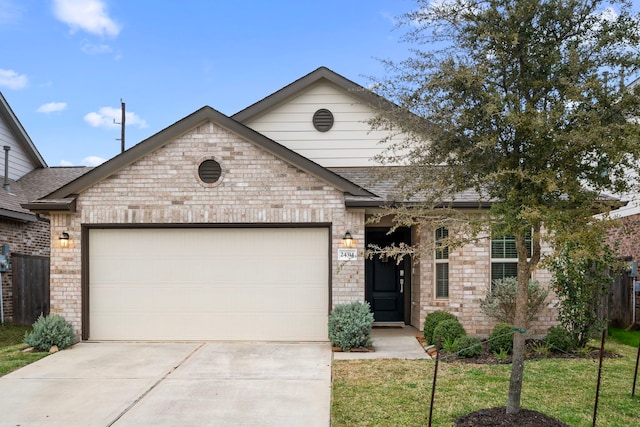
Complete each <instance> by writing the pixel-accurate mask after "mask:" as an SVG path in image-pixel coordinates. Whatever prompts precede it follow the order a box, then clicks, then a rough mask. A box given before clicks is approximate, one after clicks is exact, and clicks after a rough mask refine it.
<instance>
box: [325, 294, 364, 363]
mask: <svg viewBox="0 0 640 427" xmlns="http://www.w3.org/2000/svg"><path fill="white" fill-rule="evenodd" d="M372 327H373V313H371V309H370V306H369V303H362V302H358V301H356V302H352V303H350V304H339V305H336V306H335V307H334V309H333V310H332V311H331V314H330V315H329V339H330V340H331V343H332V344H333V345H335V346H338V347H340V348H341V349H342V350H343V351H349V350H351V349H352V348H358V347H369V346H370V345H371V328H372Z"/></svg>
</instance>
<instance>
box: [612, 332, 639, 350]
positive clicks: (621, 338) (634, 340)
mask: <svg viewBox="0 0 640 427" xmlns="http://www.w3.org/2000/svg"><path fill="white" fill-rule="evenodd" d="M608 335H609V338H611V339H613V340H615V341H617V342H619V343H620V344H626V345H630V346H631V347H635V348H638V343H640V331H626V330H624V329H620V328H609V331H608Z"/></svg>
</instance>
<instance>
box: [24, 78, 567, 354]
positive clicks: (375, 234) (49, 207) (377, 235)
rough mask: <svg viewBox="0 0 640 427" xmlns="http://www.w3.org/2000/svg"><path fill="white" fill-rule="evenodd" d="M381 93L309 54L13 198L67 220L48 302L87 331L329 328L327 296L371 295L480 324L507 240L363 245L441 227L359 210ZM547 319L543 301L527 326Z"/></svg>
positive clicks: (374, 203)
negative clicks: (405, 252)
mask: <svg viewBox="0 0 640 427" xmlns="http://www.w3.org/2000/svg"><path fill="white" fill-rule="evenodd" d="M379 101H380V99H379V98H377V97H376V96H375V95H373V94H371V93H370V92H368V91H366V90H365V89H363V88H362V87H361V86H359V85H357V84H355V83H353V82H351V81H349V80H347V79H345V78H343V77H341V76H340V75H338V74H336V73H334V72H332V71H330V70H328V69H326V68H319V69H317V70H315V71H314V72H312V73H310V74H308V75H306V76H304V77H303V78H301V79H299V80H297V81H295V82H294V83H292V84H290V85H288V86H286V87H285V88H283V89H281V90H279V91H278V92H276V93H274V94H273V95H271V96H269V97H267V98H265V99H263V100H261V101H259V102H257V103H256V104H254V105H252V106H250V107H248V108H247V109H245V110H243V111H241V112H239V113H237V114H235V115H234V116H233V117H228V116H226V115H224V114H221V113H220V112H218V111H216V110H214V109H212V108H210V107H204V108H202V109H200V110H198V111H196V112H194V113H193V114H191V115H189V116H187V117H185V118H183V119H181V120H179V121H177V122H176V123H175V124H173V125H171V126H169V127H167V128H166V129H164V130H162V131H160V132H158V133H157V134H155V135H153V136H151V137H150V138H148V139H146V140H144V141H142V142H140V143H139V144H137V145H135V146H134V147H132V148H130V149H129V150H127V151H125V152H124V153H122V154H120V155H118V156H116V157H114V158H113V159H111V160H109V161H107V162H105V163H104V164H102V165H100V166H98V167H96V168H94V169H93V170H91V171H90V172H88V173H86V174H84V175H83V176H81V177H80V178H78V179H76V180H74V181H72V182H70V183H69V184H67V185H65V186H62V187H61V188H59V189H58V190H56V191H54V192H52V193H51V194H49V195H48V196H47V197H46V198H41V199H38V200H34V201H32V202H30V203H27V204H25V205H23V206H24V207H25V208H28V209H30V210H31V211H33V212H40V213H45V214H47V215H50V217H51V226H52V235H53V236H62V235H63V233H66V234H67V235H68V236H69V240H68V245H67V246H66V247H62V246H61V245H58V244H57V242H55V241H53V240H52V245H51V309H52V312H55V313H59V314H61V315H63V316H64V317H65V318H66V319H67V320H68V321H70V322H71V323H72V324H73V325H74V327H75V328H76V329H77V330H78V331H79V332H81V333H82V338H83V339H100V340H118V339H135V340H165V339H172V340H183V339H184V340H200V339H226V340H234V339H243V340H247V339H251V340H310V341H325V340H327V318H328V313H329V312H330V310H331V308H332V307H334V306H335V305H336V304H340V303H347V302H351V301H354V300H360V301H362V300H366V301H369V302H370V303H371V305H372V308H373V311H374V315H375V318H376V321H377V322H401V323H404V324H411V325H414V326H416V327H417V328H419V329H421V327H422V322H423V320H424V318H425V316H426V315H427V314H428V313H430V312H432V311H434V310H448V311H451V312H453V313H454V314H456V316H458V318H459V319H460V321H461V322H462V324H463V325H464V327H465V328H466V330H467V332H468V333H470V334H481V335H482V334H484V335H486V334H488V333H489V332H490V330H491V327H492V326H493V324H494V323H495V322H494V321H492V320H491V319H488V318H487V317H485V316H484V315H483V314H482V313H481V312H480V309H479V301H478V300H479V299H480V298H482V297H484V296H485V295H486V293H487V291H488V289H489V286H490V282H491V278H492V277H494V278H495V277H500V276H504V275H509V274H511V272H512V271H514V270H513V268H514V266H515V262H516V260H515V259H514V258H513V257H514V252H513V246H514V243H513V241H510V240H509V239H498V240H495V241H493V242H491V241H490V240H489V239H487V240H486V241H484V242H481V243H478V244H477V245H468V246H464V247H462V248H458V249H452V250H450V251H438V252H437V253H436V252H435V251H434V254H433V257H424V258H422V259H421V260H420V261H419V263H417V264H415V265H412V263H411V260H409V259H406V260H404V261H403V262H401V263H400V264H397V263H396V262H395V261H393V260H390V259H387V258H384V257H375V258H374V259H365V257H364V256H363V255H364V251H365V247H366V245H368V244H370V243H377V244H387V243H390V242H402V241H404V242H411V243H421V244H430V243H431V242H433V240H434V239H438V238H442V237H445V235H446V233H448V230H445V229H438V230H429V229H426V228H424V229H422V230H421V231H420V232H418V231H417V230H415V229H412V230H409V229H406V230H405V229H400V230H398V231H397V232H396V233H393V234H391V235H389V234H388V231H389V227H390V225H391V224H390V222H386V223H381V224H376V225H369V224H367V221H366V220H367V217H368V215H369V214H371V213H373V212H376V211H378V210H379V208H380V206H381V205H383V204H384V203H385V201H386V200H387V197H389V194H390V193H389V185H388V183H380V182H376V181H375V180H374V179H372V177H373V176H375V174H374V172H373V171H374V168H375V167H376V166H375V163H373V162H372V160H371V158H372V157H373V156H374V155H375V154H377V153H379V152H380V151H381V150H382V147H381V146H380V145H379V141H380V139H381V137H382V136H383V134H382V133H380V132H372V131H371V130H370V127H369V125H368V124H367V119H368V118H370V117H372V115H373V114H374V112H373V110H372V108H371V107H370V104H371V103H372V102H379ZM456 203H458V205H457V206H459V207H460V208H471V207H474V206H475V207H476V208H477V207H478V206H479V202H478V201H477V200H474V199H473V198H472V197H470V198H468V199H464V200H458V201H457V202H456ZM347 233H348V234H347ZM349 236H351V237H352V238H353V240H349V239H345V237H349ZM65 237H66V236H65ZM65 242H66V240H65ZM350 249H356V251H355V254H354V253H353V252H351V251H350ZM534 277H535V278H537V279H539V280H541V281H542V282H547V281H548V274H547V273H546V272H541V271H537V272H535V273H534ZM555 320H556V312H555V310H553V309H552V308H550V307H547V308H545V310H544V311H543V313H541V314H540V316H539V318H538V321H537V322H536V324H535V325H534V329H535V330H537V331H539V332H542V331H543V330H544V329H545V328H546V327H547V326H549V325H550V324H552V323H553V322H554V321H555Z"/></svg>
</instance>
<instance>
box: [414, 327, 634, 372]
mask: <svg viewBox="0 0 640 427" xmlns="http://www.w3.org/2000/svg"><path fill="white" fill-rule="evenodd" d="M416 339H417V340H418V341H419V342H420V344H421V345H422V346H423V347H425V348H428V346H427V343H426V341H425V339H424V337H423V336H422V335H420V334H418V335H416ZM538 344H540V340H536V339H528V340H527V342H526V349H525V351H526V353H525V359H526V360H536V359H598V358H599V357H600V349H599V348H595V347H589V351H588V352H582V353H578V352H570V353H562V352H549V353H547V354H542V353H539V352H536V351H534V348H535V347H536V346H537V345H538ZM430 355H431V356H432V357H435V350H433V349H432V351H431V352H430ZM604 357H605V358H618V357H621V356H620V355H619V354H616V353H613V352H610V351H607V350H605V351H604ZM440 361H441V362H458V363H474V364H479V365H498V364H510V363H511V355H508V356H506V357H504V358H498V357H496V355H495V354H493V353H491V352H490V351H488V350H487V344H486V343H483V351H482V353H481V354H480V355H479V356H475V357H467V358H465V357H459V356H456V355H455V354H448V353H447V352H445V351H444V350H441V352H440Z"/></svg>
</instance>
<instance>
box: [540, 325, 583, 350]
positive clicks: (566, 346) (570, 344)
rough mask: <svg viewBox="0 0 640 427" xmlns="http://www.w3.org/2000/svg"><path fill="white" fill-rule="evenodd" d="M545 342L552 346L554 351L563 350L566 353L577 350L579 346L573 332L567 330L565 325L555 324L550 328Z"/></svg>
mask: <svg viewBox="0 0 640 427" xmlns="http://www.w3.org/2000/svg"><path fill="white" fill-rule="evenodd" d="M544 342H545V343H546V344H547V345H548V346H549V347H551V350H552V351H562V352H565V353H568V352H570V351H573V350H575V349H576V346H577V343H576V342H575V340H574V339H573V337H572V335H571V332H569V331H567V330H566V329H565V328H564V326H553V327H551V328H549V332H548V333H547V337H546V338H545V339H544Z"/></svg>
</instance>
